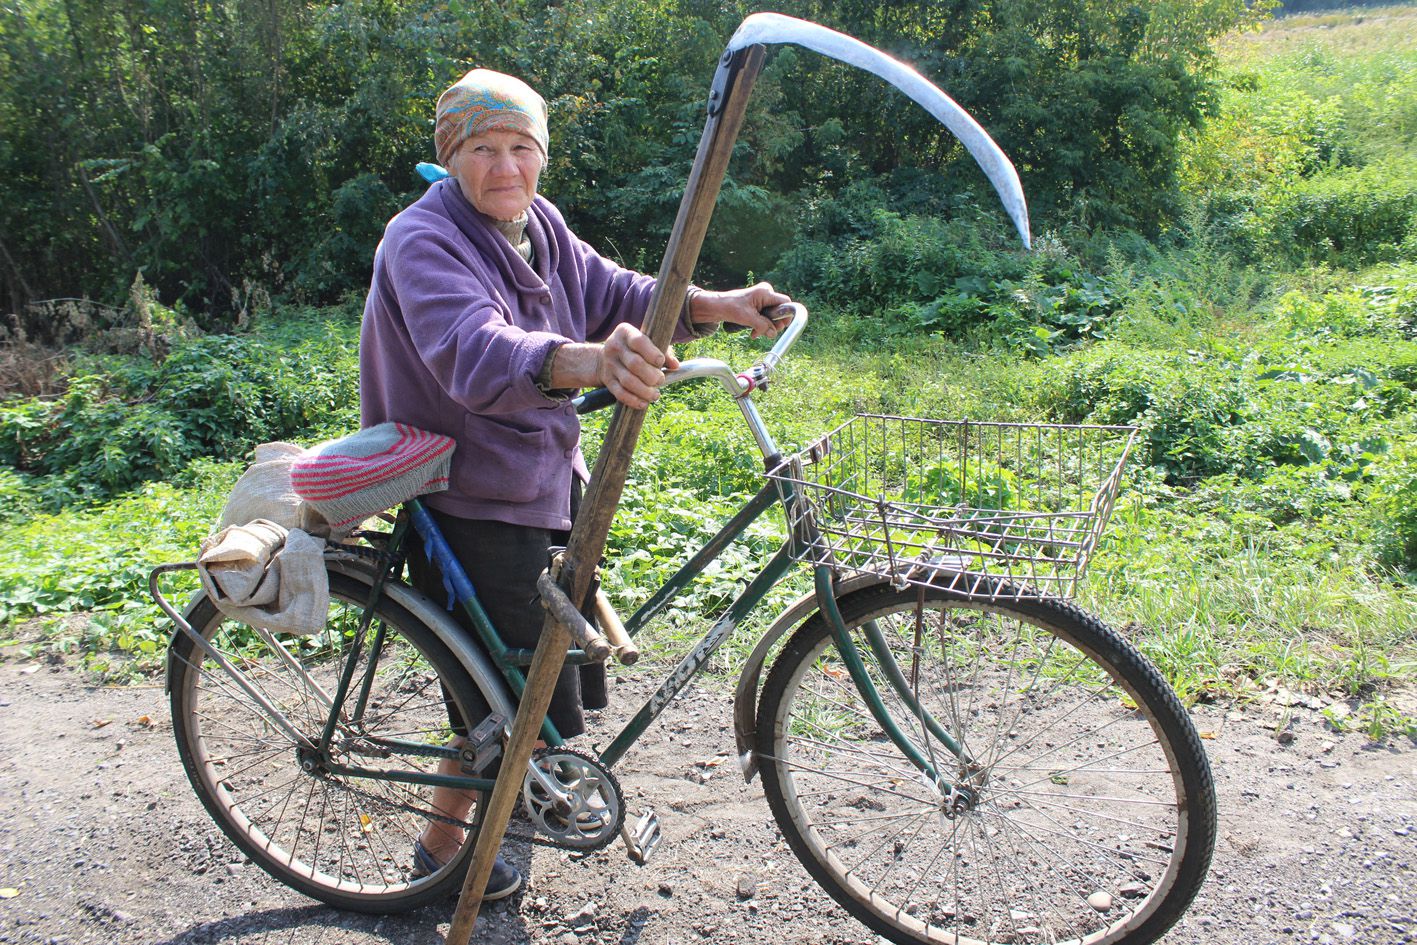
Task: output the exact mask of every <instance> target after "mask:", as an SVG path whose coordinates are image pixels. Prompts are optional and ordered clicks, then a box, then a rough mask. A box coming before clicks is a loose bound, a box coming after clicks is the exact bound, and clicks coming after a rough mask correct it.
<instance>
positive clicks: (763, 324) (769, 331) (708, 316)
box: [689, 282, 792, 338]
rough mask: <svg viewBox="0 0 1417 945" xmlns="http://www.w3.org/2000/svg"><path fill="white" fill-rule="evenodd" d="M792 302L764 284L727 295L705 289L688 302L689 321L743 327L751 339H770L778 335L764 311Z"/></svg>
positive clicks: (737, 290)
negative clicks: (748, 329)
mask: <svg viewBox="0 0 1417 945" xmlns="http://www.w3.org/2000/svg"><path fill="white" fill-rule="evenodd" d="M791 301H792V299H790V298H788V297H787V296H786V295H783V294H782V293H781V292H778V291H777V290H776V289H774V288H773V287H772V286H770V285H768V284H767V283H766V282H759V283H758V284H757V285H752V286H748V288H746V289H732V290H730V291H728V292H709V291H708V290H707V289H705V290H704V291H702V292H699V293H698V294H697V295H695V296H694V297H693V298H692V299H691V300H690V301H689V318H690V319H692V320H693V321H694V322H697V323H701V324H709V323H714V322H727V323H729V324H730V325H744V326H746V327H747V328H750V329H752V331H753V337H754V338H763V337H767V338H773V337H776V335H777V325H775V324H774V323H773V321H772V319H770V318H768V317H767V316H766V315H764V314H763V309H765V308H772V307H773V306H777V305H782V304H784V303H786V302H791Z"/></svg>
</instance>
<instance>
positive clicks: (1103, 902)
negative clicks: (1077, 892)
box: [1087, 890, 1112, 912]
mask: <svg viewBox="0 0 1417 945" xmlns="http://www.w3.org/2000/svg"><path fill="white" fill-rule="evenodd" d="M1087 904H1088V905H1089V906H1092V908H1094V909H1096V910H1097V911H1098V912H1106V911H1107V910H1108V909H1110V908H1112V897H1111V896H1110V895H1108V894H1107V893H1105V892H1102V891H1101V890H1098V891H1097V892H1095V893H1093V894H1092V895H1091V896H1088V897H1087Z"/></svg>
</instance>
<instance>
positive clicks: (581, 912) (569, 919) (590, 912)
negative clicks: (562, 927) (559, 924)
mask: <svg viewBox="0 0 1417 945" xmlns="http://www.w3.org/2000/svg"><path fill="white" fill-rule="evenodd" d="M594 918H595V900H594V899H592V900H591V901H590V902H587V903H586V904H585V905H583V906H581V907H580V908H579V909H577V910H576V911H575V912H573V913H572V914H571V915H568V916H566V924H567V925H569V926H571V927H572V928H574V927H575V926H577V925H584V924H585V923H586V922H587V921H588V920H590V919H594Z"/></svg>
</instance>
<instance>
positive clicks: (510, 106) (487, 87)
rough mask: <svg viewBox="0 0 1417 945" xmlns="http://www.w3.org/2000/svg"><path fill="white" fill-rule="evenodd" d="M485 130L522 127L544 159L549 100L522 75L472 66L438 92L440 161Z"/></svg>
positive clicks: (435, 130)
mask: <svg viewBox="0 0 1417 945" xmlns="http://www.w3.org/2000/svg"><path fill="white" fill-rule="evenodd" d="M484 131H519V132H521V133H522V134H525V135H527V136H529V137H530V138H532V139H533V140H535V141H536V143H537V146H538V147H540V148H541V156H542V158H543V159H545V158H547V157H548V156H549V152H548V147H549V140H550V135H549V134H548V133H547V130H546V101H545V100H544V99H543V98H542V97H541V96H540V95H537V94H536V92H534V91H533V90H532V88H531V86H529V85H527V84H526V83H525V82H523V81H522V80H521V79H517V78H513V77H512V76H509V75H503V74H502V73H500V72H493V71H492V70H490V69H473V70H472V71H471V72H469V73H468V74H467V75H465V76H463V77H462V78H461V79H459V80H458V81H457V82H455V83H453V85H451V86H449V87H448V89H447V90H446V91H444V92H443V94H442V95H440V96H438V109H437V120H436V123H435V124H434V126H433V145H434V147H435V148H436V149H437V151H438V163H439V164H442V165H443V166H445V167H446V166H447V164H448V161H449V160H451V159H452V156H453V152H454V151H456V150H457V149H458V145H460V144H462V143H463V142H464V141H466V140H467V139H468V138H470V137H472V136H473V135H475V134H481V133H482V132H484Z"/></svg>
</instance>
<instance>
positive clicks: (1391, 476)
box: [1372, 423, 1417, 575]
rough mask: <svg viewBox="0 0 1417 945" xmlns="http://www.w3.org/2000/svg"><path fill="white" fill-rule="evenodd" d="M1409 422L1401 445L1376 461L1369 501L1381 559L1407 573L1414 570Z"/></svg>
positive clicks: (1415, 433)
mask: <svg viewBox="0 0 1417 945" xmlns="http://www.w3.org/2000/svg"><path fill="white" fill-rule="evenodd" d="M1412 426H1413V425H1412V424H1411V423H1409V424H1408V427H1409V429H1408V430H1407V435H1406V436H1405V437H1404V440H1405V442H1404V443H1403V445H1402V446H1401V447H1400V448H1398V449H1397V450H1395V451H1394V452H1393V453H1392V455H1390V456H1388V457H1386V458H1385V459H1384V461H1383V462H1382V463H1380V464H1379V465H1378V468H1377V470H1376V472H1375V475H1374V483H1373V495H1374V501H1373V503H1372V505H1373V509H1374V512H1375V513H1376V515H1375V519H1376V524H1377V529H1378V535H1379V539H1378V549H1379V555H1380V557H1381V560H1382V561H1383V563H1384V564H1387V565H1388V566H1390V567H1393V568H1396V569H1397V570H1399V571H1403V572H1406V573H1407V574H1409V575H1411V574H1413V573H1414V572H1417V448H1414V446H1413V442H1414V439H1417V430H1414V429H1411V427H1412Z"/></svg>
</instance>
